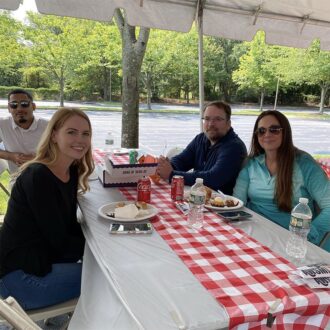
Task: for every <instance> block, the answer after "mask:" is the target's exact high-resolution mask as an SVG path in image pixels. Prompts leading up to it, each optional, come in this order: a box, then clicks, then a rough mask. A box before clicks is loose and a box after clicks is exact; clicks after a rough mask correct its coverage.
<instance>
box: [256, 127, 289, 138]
mask: <svg viewBox="0 0 330 330" xmlns="http://www.w3.org/2000/svg"><path fill="white" fill-rule="evenodd" d="M282 130H283V128H282V127H281V126H278V125H272V126H270V127H268V128H266V127H258V129H257V130H256V131H255V134H257V135H258V136H264V135H265V134H266V132H267V131H268V132H269V133H270V134H273V135H279V134H280V133H281V131H282Z"/></svg>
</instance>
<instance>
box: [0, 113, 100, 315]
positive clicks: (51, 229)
mask: <svg viewBox="0 0 330 330" xmlns="http://www.w3.org/2000/svg"><path fill="white" fill-rule="evenodd" d="M91 135H92V129H91V123H90V121H89V118H88V117H87V115H86V114H85V113H84V112H82V111H81V110H78V109H71V108H62V109H60V110H58V111H57V112H56V113H55V114H54V115H53V117H52V118H51V120H50V122H49V123H48V126H47V128H46V130H45V132H44V134H43V136H42V138H41V141H40V144H39V146H38V149H37V154H36V157H35V158H34V159H33V160H31V161H29V162H28V163H26V164H24V165H23V167H22V168H21V171H20V173H19V176H18V177H17V180H16V183H15V185H14V186H13V189H12V193H11V197H10V200H9V203H8V210H7V213H6V215H5V219H4V224H3V226H2V228H1V232H0V294H1V296H2V297H4V298H6V297H7V296H9V295H10V296H13V297H14V298H16V300H17V301H18V302H19V303H20V304H21V306H22V307H23V308H24V309H25V310H28V309H34V308H40V307H45V306H48V305H53V304H56V303H59V302H62V301H66V300H69V299H71V298H75V297H78V296H79V295H80V283H81V267H82V264H81V263H77V261H79V260H80V259H81V258H82V255H83V248H84V237H83V234H82V231H81V228H80V225H79V224H78V223H77V218H76V210H77V194H78V193H79V192H81V193H84V192H85V191H87V190H88V188H89V186H88V176H89V175H90V174H91V173H92V171H93V169H94V164H93V160H92V152H91Z"/></svg>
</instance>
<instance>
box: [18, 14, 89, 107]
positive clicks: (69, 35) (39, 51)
mask: <svg viewBox="0 0 330 330" xmlns="http://www.w3.org/2000/svg"><path fill="white" fill-rule="evenodd" d="M28 21H29V25H28V26H26V28H25V30H24V34H25V38H26V41H27V42H28V45H29V49H30V58H29V63H30V66H33V67H38V68H42V69H43V70H44V71H45V72H47V73H48V74H50V75H51V76H52V77H53V78H54V79H55V80H56V81H57V84H58V88H59V92H60V105H61V106H63V105H64V88H65V84H66V80H67V79H68V77H69V75H70V73H72V72H73V71H74V70H75V68H77V67H78V66H79V65H80V63H81V62H82V56H81V46H82V45H83V44H84V43H83V40H84V38H85V37H86V36H87V35H88V32H89V29H90V27H91V26H90V24H87V21H83V20H78V19H74V18H67V17H56V16H47V15H39V14H35V13H31V12H30V13H28Z"/></svg>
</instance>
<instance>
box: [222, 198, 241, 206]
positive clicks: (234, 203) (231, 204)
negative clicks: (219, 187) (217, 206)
mask: <svg viewBox="0 0 330 330" xmlns="http://www.w3.org/2000/svg"><path fill="white" fill-rule="evenodd" d="M225 204H226V206H228V207H233V206H237V205H238V201H236V202H235V201H234V200H233V199H227V200H226V203H225Z"/></svg>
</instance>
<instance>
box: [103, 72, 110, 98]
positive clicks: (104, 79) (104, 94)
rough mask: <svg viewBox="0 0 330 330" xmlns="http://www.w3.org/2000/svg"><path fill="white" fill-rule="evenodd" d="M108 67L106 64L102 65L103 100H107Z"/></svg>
mask: <svg viewBox="0 0 330 330" xmlns="http://www.w3.org/2000/svg"><path fill="white" fill-rule="evenodd" d="M108 92H109V90H108V68H107V67H106V66H104V67H103V100H105V101H106V100H107V99H108V98H109V96H108Z"/></svg>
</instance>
